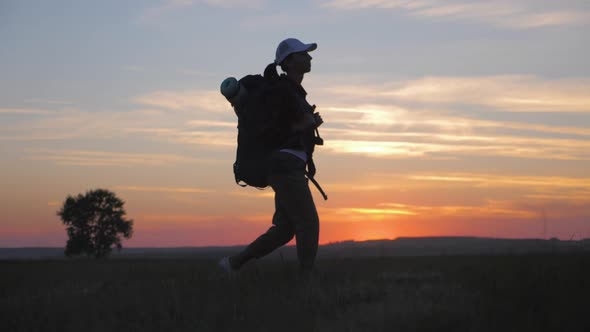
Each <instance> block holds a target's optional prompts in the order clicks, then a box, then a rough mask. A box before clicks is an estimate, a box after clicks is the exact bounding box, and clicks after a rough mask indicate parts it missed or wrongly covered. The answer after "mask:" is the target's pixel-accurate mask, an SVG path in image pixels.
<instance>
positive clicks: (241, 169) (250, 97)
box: [221, 75, 281, 188]
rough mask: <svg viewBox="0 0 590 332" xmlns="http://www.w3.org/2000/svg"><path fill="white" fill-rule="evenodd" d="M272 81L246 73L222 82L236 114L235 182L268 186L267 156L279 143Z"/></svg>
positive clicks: (222, 87) (258, 186)
mask: <svg viewBox="0 0 590 332" xmlns="http://www.w3.org/2000/svg"><path fill="white" fill-rule="evenodd" d="M228 80H229V81H228ZM275 84H276V81H275V80H274V79H270V78H265V77H264V76H262V75H247V76H244V77H243V78H241V79H240V80H239V81H237V80H235V79H234V78H228V79H226V80H225V81H224V82H223V83H222V85H221V92H222V94H223V95H224V96H225V97H226V98H227V99H228V100H229V101H230V102H231V103H232V106H233V108H234V111H235V113H236V115H237V116H238V139H237V141H238V142H237V143H238V146H237V151H236V161H235V163H234V165H233V170H234V176H235V180H236V183H237V184H238V185H240V186H243V187H245V186H247V185H250V186H253V187H257V188H264V187H267V186H268V182H267V175H268V167H269V162H268V159H269V157H270V154H271V153H272V152H273V151H274V150H276V149H278V148H279V147H280V142H281V140H280V138H279V135H280V133H279V132H278V131H277V127H276V125H275V121H274V118H275V117H274V116H273V110H272V106H271V104H270V98H271V97H272V94H273V88H274V86H275ZM230 85H231V86H230ZM224 90H225V91H224ZM228 90H229V92H228Z"/></svg>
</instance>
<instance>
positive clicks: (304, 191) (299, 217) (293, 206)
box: [237, 152, 319, 271]
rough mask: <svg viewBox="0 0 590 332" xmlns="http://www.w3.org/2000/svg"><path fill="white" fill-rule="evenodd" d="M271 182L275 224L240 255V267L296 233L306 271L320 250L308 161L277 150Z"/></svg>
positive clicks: (316, 215) (273, 222)
mask: <svg viewBox="0 0 590 332" xmlns="http://www.w3.org/2000/svg"><path fill="white" fill-rule="evenodd" d="M269 174H270V175H269V178H268V180H269V184H270V186H271V187H272V189H273V190H274V192H275V213H274V215H273V218H272V224H273V225H272V226H271V227H270V228H269V229H268V230H267V231H266V233H264V234H262V235H261V236H260V237H258V238H257V239H256V240H254V242H252V243H251V244H250V245H249V246H248V247H246V249H244V251H243V252H242V253H241V254H239V255H237V256H239V258H238V259H237V260H238V262H239V263H238V267H239V266H241V265H242V264H243V263H245V262H246V261H247V260H249V259H252V258H260V257H263V256H265V255H267V254H269V253H271V252H272V251H273V250H275V249H277V248H278V247H280V246H283V245H284V244H286V243H287V242H289V241H291V239H292V238H293V237H294V236H295V239H296V242H297V257H298V259H299V264H300V267H301V269H302V270H303V271H309V270H312V269H313V267H314V263H315V258H316V254H317V250H318V240H319V217H318V213H317V210H316V207H315V204H314V202H313V197H312V195H311V191H310V190H309V184H308V179H307V178H306V177H305V162H304V161H303V160H301V159H300V158H298V157H296V156H294V155H292V154H289V153H286V152H277V153H275V154H273V156H272V157H271V162H270V173H269Z"/></svg>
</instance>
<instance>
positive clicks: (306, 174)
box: [305, 171, 328, 201]
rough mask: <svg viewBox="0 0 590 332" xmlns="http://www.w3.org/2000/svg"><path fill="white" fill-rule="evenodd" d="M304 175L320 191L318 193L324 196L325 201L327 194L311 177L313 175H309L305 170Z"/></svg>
mask: <svg viewBox="0 0 590 332" xmlns="http://www.w3.org/2000/svg"><path fill="white" fill-rule="evenodd" d="M305 176H307V178H308V179H309V181H311V183H313V185H314V186H315V187H316V188H318V191H319V192H320V194H322V197H324V200H325V201H327V200H328V195H326V193H325V192H324V190H323V189H322V187H321V186H320V184H319V183H318V182H317V181H316V180H315V179H314V178H313V176H309V173H308V172H307V171H305Z"/></svg>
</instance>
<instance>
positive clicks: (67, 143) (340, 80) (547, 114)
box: [0, 0, 590, 247]
mask: <svg viewBox="0 0 590 332" xmlns="http://www.w3.org/2000/svg"><path fill="white" fill-rule="evenodd" d="M288 37H295V38H299V39H301V40H302V41H303V42H306V43H310V42H316V43H317V44H318V49H317V50H316V51H314V52H312V53H311V55H312V56H313V60H312V72H311V73H310V74H308V75H306V77H305V79H304V81H303V85H304V87H305V88H306V90H307V91H308V101H309V102H310V103H312V104H316V105H317V110H318V111H319V112H320V113H321V114H322V116H323V119H324V121H325V124H324V125H323V126H322V127H321V128H320V131H321V133H322V136H323V137H324V140H325V142H326V144H325V145H324V146H323V147H320V148H318V149H317V150H316V155H315V160H316V164H317V167H318V173H317V176H316V178H317V180H318V181H319V182H320V183H321V184H322V187H323V188H324V190H325V191H326V192H327V194H328V196H329V200H328V201H324V200H323V199H322V197H321V196H320V195H319V193H318V192H317V190H315V188H313V187H312V192H313V193H314V197H315V201H316V205H317V207H318V211H319V214H320V223H321V230H320V242H321V243H328V242H335V241H342V240H350V239H354V240H366V239H384V238H387V239H393V238H396V237H405V236H449V235H461V236H462V235H468V236H485V237H503V238H504V237H505V238H543V237H546V238H550V237H559V238H561V239H571V238H573V239H580V238H588V237H590V61H589V60H588V59H590V2H589V1H587V0H567V1H562V0H511V1H508V0H506V1H473V0H454V1H453V0H416V1H411V0H406V1H403V0H399V1H396V0H305V1H286V0H284V1H270V0H268V1H267V0H226V1H223V0H124V1H121V0H102V1H90V0H88V1H86V0H81V1H74V0H70V1H65V0H55V1H44V0H0V41H1V42H0V153H1V155H2V157H1V158H2V159H1V163H0V167H1V169H0V170H1V172H0V247H21V246H63V245H64V244H65V241H66V234H65V230H64V226H63V225H62V224H61V222H60V220H59V218H58V217H57V215H56V211H57V210H58V209H59V208H60V205H61V204H62V203H63V201H64V200H65V198H66V197H67V196H68V195H76V194H78V193H84V192H86V191H87V190H90V189H95V188H105V189H109V190H112V191H114V192H115V193H116V194H117V195H118V196H119V197H120V198H122V199H123V200H124V201H125V202H126V203H125V207H126V210H127V214H128V217H129V218H131V219H133V220H134V236H133V238H132V239H131V240H128V241H125V242H124V246H131V247H146V246H150V247H175V246H205V245H234V244H246V243H249V242H250V241H251V240H253V239H254V238H255V237H256V236H258V235H259V234H260V233H262V232H263V231H265V230H266V229H267V228H268V227H269V226H270V222H271V216H272V213H273V211H274V203H273V198H272V197H273V192H272V190H270V189H269V190H265V191H259V190H257V189H254V188H241V187H239V186H237V185H236V184H235V182H234V179H233V173H232V164H233V161H234V156H235V146H236V134H237V129H236V124H237V119H236V117H235V115H234V113H233V110H232V109H231V106H230V105H229V103H228V102H226V100H225V99H224V98H223V96H221V94H220V93H219V85H220V83H221V81H222V80H223V79H224V78H226V77H228V76H234V77H238V78H240V77H242V76H244V75H247V74H256V73H261V72H262V71H263V69H264V67H265V66H266V65H267V64H268V63H270V62H272V61H273V60H274V53H275V49H276V46H277V44H278V43H279V42H280V41H281V40H283V39H285V38H288Z"/></svg>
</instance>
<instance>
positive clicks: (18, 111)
mask: <svg viewBox="0 0 590 332" xmlns="http://www.w3.org/2000/svg"><path fill="white" fill-rule="evenodd" d="M53 113H55V111H50V110H44V109H36V108H0V115H2V114H16V115H50V114H53Z"/></svg>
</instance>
